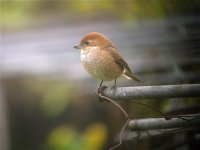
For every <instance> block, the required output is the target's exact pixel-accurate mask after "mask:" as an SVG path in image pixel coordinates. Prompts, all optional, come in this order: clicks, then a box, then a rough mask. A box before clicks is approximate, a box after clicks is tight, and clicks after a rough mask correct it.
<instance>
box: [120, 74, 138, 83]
mask: <svg viewBox="0 0 200 150" xmlns="http://www.w3.org/2000/svg"><path fill="white" fill-rule="evenodd" d="M122 75H123V76H124V77H126V78H127V79H131V80H135V81H137V82H142V81H141V80H140V79H138V78H137V77H136V76H134V75H133V74H132V73H131V72H128V71H125V72H123V74H122Z"/></svg>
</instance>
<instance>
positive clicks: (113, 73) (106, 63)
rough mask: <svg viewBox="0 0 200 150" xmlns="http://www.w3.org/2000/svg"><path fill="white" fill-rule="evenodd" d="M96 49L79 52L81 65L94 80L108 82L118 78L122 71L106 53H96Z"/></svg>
mask: <svg viewBox="0 0 200 150" xmlns="http://www.w3.org/2000/svg"><path fill="white" fill-rule="evenodd" d="M96 49H97V47H93V48H92V49H90V50H88V51H85V50H81V63H82V64H83V66H84V67H85V69H86V70H87V72H88V73H90V74H91V75H92V76H93V77H94V78H96V79H100V80H104V81H110V80H114V79H116V78H118V77H119V76H120V75H121V74H122V73H123V71H124V69H123V68H122V67H120V66H119V65H118V64H117V63H116V62H115V60H114V58H113V57H112V56H111V55H108V53H107V52H106V51H98V50H96Z"/></svg>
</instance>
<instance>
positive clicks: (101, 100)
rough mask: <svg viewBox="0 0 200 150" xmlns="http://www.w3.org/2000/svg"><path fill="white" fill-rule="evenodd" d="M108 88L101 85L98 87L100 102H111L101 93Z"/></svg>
mask: <svg viewBox="0 0 200 150" xmlns="http://www.w3.org/2000/svg"><path fill="white" fill-rule="evenodd" d="M106 88H107V86H99V87H98V89H97V96H98V100H99V101H100V102H104V101H107V102H109V101H108V100H106V99H103V98H101V96H100V94H103V91H104V90H105V89H106Z"/></svg>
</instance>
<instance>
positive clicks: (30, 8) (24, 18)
mask: <svg viewBox="0 0 200 150" xmlns="http://www.w3.org/2000/svg"><path fill="white" fill-rule="evenodd" d="M199 7H200V3H199V2H198V1H195V0H191V1H181V0H172V1H168V0H152V1H151V0H149V1H147V0H133V1H129V0H107V1H105V0H96V1H82V0H78V1H1V9H2V10H1V13H2V23H3V26H4V27H6V28H20V27H21V28H22V27H25V26H29V25H31V24H34V23H35V22H37V21H40V20H42V21H44V20H49V19H53V17H56V16H59V17H60V16H62V17H63V18H66V19H67V18H81V20H82V21H84V22H85V21H87V20H91V19H92V20H94V21H96V19H98V18H99V17H100V18H102V19H103V18H110V19H114V18H119V19H120V20H122V21H133V20H134V19H148V18H163V17H165V16H167V15H173V14H174V15H176V14H181V15H182V14H185V13H186V14H190V13H191V12H193V11H195V10H198V8H199Z"/></svg>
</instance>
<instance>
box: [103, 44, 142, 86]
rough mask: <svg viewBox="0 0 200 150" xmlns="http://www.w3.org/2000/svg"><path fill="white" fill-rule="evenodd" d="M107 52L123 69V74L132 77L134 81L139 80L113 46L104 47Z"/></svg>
mask: <svg viewBox="0 0 200 150" xmlns="http://www.w3.org/2000/svg"><path fill="white" fill-rule="evenodd" d="M106 49H107V50H108V52H109V53H110V54H111V56H112V57H113V59H114V60H115V62H116V63H117V64H118V65H119V66H120V67H121V68H122V69H123V70H124V73H123V75H124V76H125V77H127V78H129V79H133V80H135V81H138V82H141V81H140V80H139V79H138V78H137V77H135V75H133V73H132V71H131V69H130V67H129V66H128V64H127V62H126V61H125V60H124V59H123V58H122V56H121V55H120V53H119V51H118V50H117V49H116V48H115V47H114V46H109V47H106Z"/></svg>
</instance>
